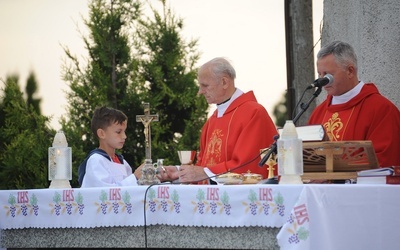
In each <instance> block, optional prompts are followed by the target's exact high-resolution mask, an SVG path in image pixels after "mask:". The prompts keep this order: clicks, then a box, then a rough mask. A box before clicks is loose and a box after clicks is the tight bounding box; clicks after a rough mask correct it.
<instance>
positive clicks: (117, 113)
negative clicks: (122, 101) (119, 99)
mask: <svg viewBox="0 0 400 250" xmlns="http://www.w3.org/2000/svg"><path fill="white" fill-rule="evenodd" d="M126 120H128V117H127V116H126V115H125V114H124V112H122V111H121V110H118V109H114V108H109V107H105V106H103V107H99V108H96V109H95V111H94V113H93V117H92V124H91V129H92V133H93V135H94V136H95V137H96V138H98V136H97V130H98V129H99V128H101V129H106V128H107V127H109V126H111V125H112V124H114V123H118V124H121V123H123V122H124V121H126Z"/></svg>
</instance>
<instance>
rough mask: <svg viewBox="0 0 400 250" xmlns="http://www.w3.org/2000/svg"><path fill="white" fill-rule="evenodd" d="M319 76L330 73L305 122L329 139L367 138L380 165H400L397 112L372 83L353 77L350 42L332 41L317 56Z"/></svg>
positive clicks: (354, 64)
mask: <svg viewBox="0 0 400 250" xmlns="http://www.w3.org/2000/svg"><path fill="white" fill-rule="evenodd" d="M317 70H318V75H319V76H325V75H326V74H331V75H332V76H333V79H334V80H333V82H332V83H329V84H328V85H326V86H324V89H325V90H326V92H327V94H328V95H327V98H326V100H325V101H324V102H322V103H321V104H320V105H318V107H316V108H315V110H314V111H313V112H312V114H311V116H310V119H309V122H308V123H309V124H322V125H323V126H324V128H325V130H326V132H327V134H328V136H329V139H330V140H331V141H349V140H370V141H372V144H373V146H374V149H375V152H376V155H377V158H378V161H379V165H380V167H389V166H399V165H400V112H399V109H398V108H397V107H396V106H395V105H394V104H393V103H392V102H390V101H389V100H388V99H387V98H385V97H384V96H382V95H381V94H380V93H379V91H378V89H377V87H376V86H375V85H374V84H373V83H364V82H363V81H360V80H359V79H358V76H357V56H356V54H355V52H354V49H353V48H352V47H351V45H349V44H347V43H344V42H340V41H335V42H332V43H330V44H328V45H327V46H324V47H323V48H321V50H320V51H319V52H318V55H317Z"/></svg>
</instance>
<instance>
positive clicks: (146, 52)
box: [134, 0, 208, 163]
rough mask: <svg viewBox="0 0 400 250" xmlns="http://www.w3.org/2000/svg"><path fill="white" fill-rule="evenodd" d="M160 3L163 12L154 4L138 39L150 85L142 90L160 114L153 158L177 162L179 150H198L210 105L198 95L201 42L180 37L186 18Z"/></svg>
mask: <svg viewBox="0 0 400 250" xmlns="http://www.w3.org/2000/svg"><path fill="white" fill-rule="evenodd" d="M160 3H161V4H162V13H160V12H158V11H157V10H156V9H155V8H154V7H153V6H150V8H151V10H152V14H153V16H152V17H144V18H142V19H140V21H139V25H138V28H137V31H138V32H137V33H135V34H137V36H134V37H135V38H137V39H135V40H134V41H135V45H136V48H137V51H138V53H139V55H140V57H141V59H142V60H140V62H141V64H140V70H141V71H140V72H141V75H140V77H142V78H143V82H145V83H146V85H144V86H142V87H144V89H141V92H143V93H147V94H146V95H145V97H144V98H145V101H146V102H149V103H150V105H151V107H153V109H154V110H156V111H157V113H158V114H159V116H160V118H159V122H157V123H153V128H152V135H153V142H154V143H153V155H154V156H156V157H157V158H166V159H167V163H177V162H179V161H178V155H177V152H176V151H177V150H178V149H180V150H182V149H198V147H199V137H200V130H201V127H202V125H203V124H204V122H205V120H206V119H207V109H208V104H207V102H206V100H205V99H204V98H198V97H197V92H198V86H197V84H196V68H195V66H194V65H195V64H196V62H197V61H198V59H199V57H200V55H199V53H198V52H197V51H196V49H197V42H198V40H196V39H195V40H191V41H189V42H186V41H185V40H184V39H183V38H182V36H181V35H180V32H181V31H182V30H183V27H184V24H183V20H182V19H181V18H177V17H176V16H175V15H174V14H173V13H172V11H171V9H170V8H168V7H167V6H166V1H165V0H160Z"/></svg>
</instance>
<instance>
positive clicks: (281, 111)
mask: <svg viewBox="0 0 400 250" xmlns="http://www.w3.org/2000/svg"><path fill="white" fill-rule="evenodd" d="M273 112H274V116H275V119H276V120H275V124H276V126H277V127H278V128H283V125H285V122H286V120H289V117H288V114H287V93H285V94H284V95H283V96H282V100H281V101H280V102H279V103H278V104H276V105H275V106H274V111H273Z"/></svg>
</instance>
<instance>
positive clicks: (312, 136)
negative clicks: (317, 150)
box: [278, 125, 328, 142]
mask: <svg viewBox="0 0 400 250" xmlns="http://www.w3.org/2000/svg"><path fill="white" fill-rule="evenodd" d="M282 130H283V129H282V128H279V129H278V132H279V136H281V135H282ZM296 132H297V136H298V137H299V139H301V140H302V141H303V142H304V141H328V136H327V135H326V133H325V129H324V127H323V126H322V125H305V126H296Z"/></svg>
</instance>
